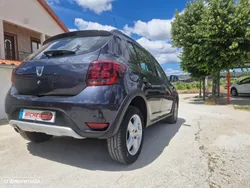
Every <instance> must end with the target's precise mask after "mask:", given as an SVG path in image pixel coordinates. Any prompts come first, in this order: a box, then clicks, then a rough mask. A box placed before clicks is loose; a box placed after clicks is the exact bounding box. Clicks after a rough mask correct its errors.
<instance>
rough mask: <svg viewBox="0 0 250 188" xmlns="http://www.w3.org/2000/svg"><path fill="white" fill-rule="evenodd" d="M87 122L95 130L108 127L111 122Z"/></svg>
mask: <svg viewBox="0 0 250 188" xmlns="http://www.w3.org/2000/svg"><path fill="white" fill-rule="evenodd" d="M86 124H87V125H88V127H89V128H91V129H93V130H102V129H107V128H108V126H109V123H90V122H87V123H86Z"/></svg>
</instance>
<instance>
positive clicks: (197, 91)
mask: <svg viewBox="0 0 250 188" xmlns="http://www.w3.org/2000/svg"><path fill="white" fill-rule="evenodd" d="M178 93H179V94H196V93H199V89H195V88H193V89H185V90H178Z"/></svg>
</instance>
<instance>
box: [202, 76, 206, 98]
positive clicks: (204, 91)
mask: <svg viewBox="0 0 250 188" xmlns="http://www.w3.org/2000/svg"><path fill="white" fill-rule="evenodd" d="M202 81H203V82H202V85H203V101H205V100H206V77H203V78H202Z"/></svg>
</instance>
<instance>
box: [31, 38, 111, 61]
mask: <svg viewBox="0 0 250 188" xmlns="http://www.w3.org/2000/svg"><path fill="white" fill-rule="evenodd" d="M109 38H110V36H94V37H74V38H72V37H71V38H62V39H59V40H56V41H52V42H50V43H47V44H45V45H43V46H42V47H41V48H40V49H39V50H38V51H36V52H35V53H33V54H32V55H30V56H29V57H28V58H27V59H26V60H32V59H45V58H47V57H46V55H45V54H44V52H46V51H50V50H69V51H74V52H75V55H79V54H86V53H90V52H93V51H96V50H97V49H98V48H101V47H102V46H103V45H104V44H106V43H107V42H108V40H109Z"/></svg>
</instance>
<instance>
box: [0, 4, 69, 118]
mask: <svg viewBox="0 0 250 188" xmlns="http://www.w3.org/2000/svg"><path fill="white" fill-rule="evenodd" d="M63 32H68V28H67V27H66V26H65V25H64V24H63V23H62V21H61V20H60V19H59V18H58V17H57V16H56V14H55V13H54V12H53V11H52V9H51V8H50V7H49V5H48V4H47V3H46V2H45V0H0V88H1V91H0V119H2V118H6V114H5V112H4V99H5V95H6V93H7V91H8V89H9V88H10V85H11V81H10V79H11V71H12V69H13V68H14V67H15V66H16V65H18V64H20V62H21V61H22V60H23V59H24V58H26V57H27V56H28V55H29V54H31V53H32V52H34V51H36V50H37V49H38V48H39V47H40V45H41V44H42V43H43V42H44V41H45V40H46V39H47V38H49V37H50V36H54V35H56V34H59V33H63Z"/></svg>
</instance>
